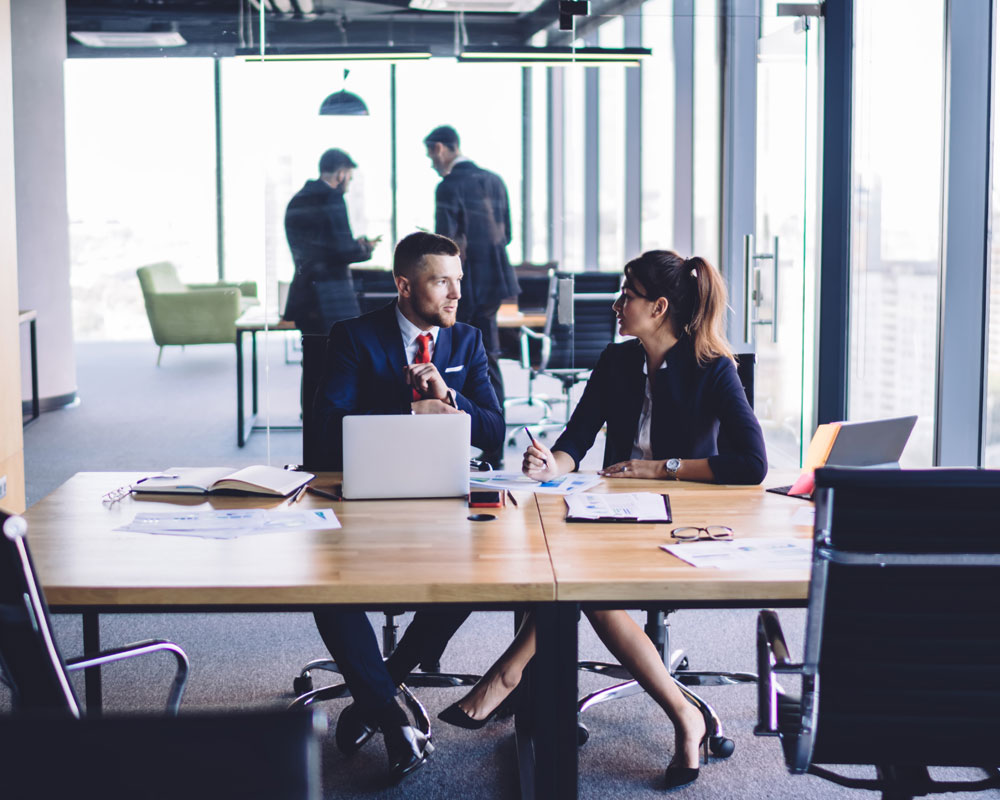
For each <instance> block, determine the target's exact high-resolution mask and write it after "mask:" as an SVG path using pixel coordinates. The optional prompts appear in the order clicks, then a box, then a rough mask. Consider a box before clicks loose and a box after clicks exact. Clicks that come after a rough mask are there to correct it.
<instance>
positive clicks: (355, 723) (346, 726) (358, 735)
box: [336, 703, 378, 756]
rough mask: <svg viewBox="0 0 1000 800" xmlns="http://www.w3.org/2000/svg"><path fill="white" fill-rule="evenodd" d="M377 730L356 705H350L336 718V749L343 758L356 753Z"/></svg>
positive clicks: (376, 726)
mask: <svg viewBox="0 0 1000 800" xmlns="http://www.w3.org/2000/svg"><path fill="white" fill-rule="evenodd" d="M377 730H378V724H377V723H376V722H375V721H374V720H370V719H367V718H366V717H365V715H364V713H363V712H362V711H361V709H360V708H358V704H357V703H351V704H350V705H348V706H347V707H346V708H345V709H344V710H343V711H341V712H340V716H339V717H338V718H337V735H336V739H337V748H338V749H339V750H340V752H341V753H343V754H344V755H345V756H349V755H351V754H352V753H356V752H357V751H358V750H360V749H361V748H362V747H363V746H364V744H365V742H367V741H368V740H369V739H371V738H372V736H373V735H374V734H375V731H377Z"/></svg>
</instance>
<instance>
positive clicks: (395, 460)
mask: <svg viewBox="0 0 1000 800" xmlns="http://www.w3.org/2000/svg"><path fill="white" fill-rule="evenodd" d="M471 422H472V420H471V417H469V415H468V414H370V415H363V416H349V417H344V423H343V424H344V429H343V430H344V487H343V496H344V498H345V499H349V500H361V499H368V498H383V499H393V498H413V497H462V496H464V495H466V494H468V492H469V449H470V435H471Z"/></svg>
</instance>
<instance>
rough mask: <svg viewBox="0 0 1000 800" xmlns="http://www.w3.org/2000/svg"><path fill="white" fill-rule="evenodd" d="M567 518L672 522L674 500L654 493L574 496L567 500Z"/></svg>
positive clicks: (571, 519)
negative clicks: (671, 512)
mask: <svg viewBox="0 0 1000 800" xmlns="http://www.w3.org/2000/svg"><path fill="white" fill-rule="evenodd" d="M566 519H567V520H570V521H578V522H580V521H588V520H594V521H597V520H610V521H620V522H670V501H669V499H667V497H666V495H662V494H656V493H654V492H635V493H632V494H617V493H616V494H583V493H581V494H574V495H571V496H569V497H567V498H566Z"/></svg>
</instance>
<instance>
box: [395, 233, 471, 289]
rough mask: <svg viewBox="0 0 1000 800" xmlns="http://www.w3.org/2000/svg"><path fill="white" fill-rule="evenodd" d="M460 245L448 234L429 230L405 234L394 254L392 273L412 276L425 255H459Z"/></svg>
mask: <svg viewBox="0 0 1000 800" xmlns="http://www.w3.org/2000/svg"><path fill="white" fill-rule="evenodd" d="M458 254H459V249H458V245H457V244H455V243H454V242H453V241H452V240H451V239H449V238H448V237H447V236H440V235H438V234H436V233H428V232H427V231H417V232H416V233H411V234H410V235H409V236H404V237H403V238H402V239H400V241H399V244H397V245H396V250H395V252H394V253H393V254H392V274H393V275H395V276H396V277H397V278H398V277H400V276H403V277H407V278H408V277H410V276H411V275H412V274H413V271H414V270H415V269H416V268H417V267H419V266H420V264H421V262H422V261H423V260H424V256H457V255H458Z"/></svg>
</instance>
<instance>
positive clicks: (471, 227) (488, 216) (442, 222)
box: [424, 125, 521, 467]
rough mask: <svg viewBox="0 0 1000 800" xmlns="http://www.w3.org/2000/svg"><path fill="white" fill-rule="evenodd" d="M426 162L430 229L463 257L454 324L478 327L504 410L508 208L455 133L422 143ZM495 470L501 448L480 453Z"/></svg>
mask: <svg viewBox="0 0 1000 800" xmlns="http://www.w3.org/2000/svg"><path fill="white" fill-rule="evenodd" d="M424 145H425V146H426V147H427V157H428V158H429V159H430V160H431V165H432V166H433V167H434V170H435V172H437V174H438V175H440V176H441V178H442V180H441V182H440V183H439V184H438V186H437V190H436V192H435V196H434V199H435V224H434V230H435V232H436V233H439V234H441V235H442V236H447V237H448V238H449V239H453V240H454V241H455V242H457V243H458V246H459V249H460V251H461V256H462V269H463V273H464V277H463V278H462V299H461V300H460V301H459V304H458V319H459V321H460V322H465V323H466V324H468V325H472V326H474V327H476V328H479V330H480V331H482V334H483V345H484V347H485V348H486V356H487V358H488V360H489V374H490V383H491V384H492V385H493V390H494V391H495V392H496V395H497V399H498V400H499V401H500V408H501V409H502V408H503V401H504V390H503V379H502V378H501V376H500V365H499V364H498V362H497V359H498V358H499V357H500V336H499V332H498V331H497V310H498V309H499V308H500V304H501V303H502V302H503V301H504V300H505V299H507V298H508V297H516V296H517V294H518V293H519V292H520V291H521V289H520V287H519V286H518V284H517V277H516V276H515V275H514V268H513V267H511V265H510V260H509V259H508V258H507V245H508V244H510V240H511V232H510V203H509V200H508V196H507V187H506V185H504V182H503V179H501V178H500V176H499V175H497V174H495V173H493V172H490V171H489V170H485V169H482V168H481V167H478V166H476V164H474V163H473V162H472V161H470V160H469V159H467V158H466V157H465V156H463V155H462V151H461V149H460V147H459V139H458V133H457V132H456V131H455V129H454V128H453V127H451V126H450V125H441V126H440V127H437V128H435V129H434V130H432V131H431V132H430V133H429V134H427V136H426V137H425V138H424ZM483 455H484V457H485V459H486V460H487V461H489V462H490V463H491V464H492V465H493V466H494V467H499V466H500V465H501V463H502V461H503V445H502V444H501V446H500V447H499V448H498V449H497V450H495V451H491V452H487V453H484V454H483Z"/></svg>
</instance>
